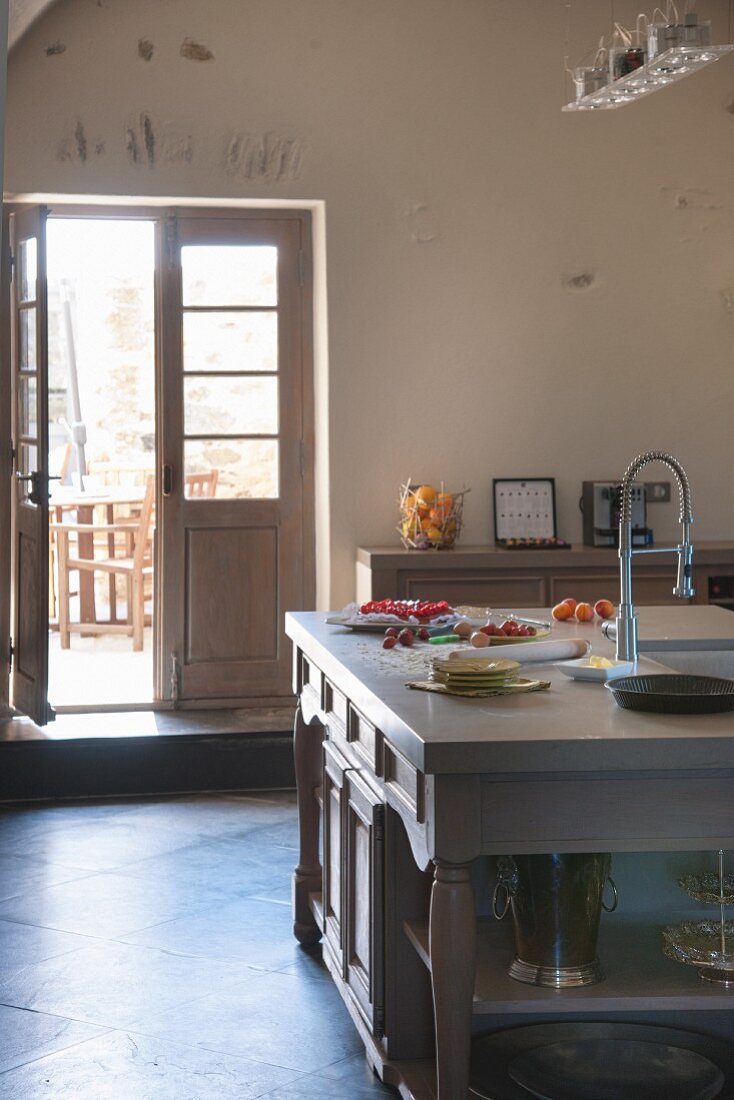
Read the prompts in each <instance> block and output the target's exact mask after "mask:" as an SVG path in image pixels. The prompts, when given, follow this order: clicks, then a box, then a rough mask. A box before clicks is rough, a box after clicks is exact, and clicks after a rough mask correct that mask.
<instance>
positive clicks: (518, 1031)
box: [470, 1020, 734, 1100]
mask: <svg viewBox="0 0 734 1100" xmlns="http://www.w3.org/2000/svg"><path fill="white" fill-rule="evenodd" d="M599 1039H602V1040H604V1039H617V1040H632V1041H638V1042H646V1043H664V1044H665V1045H666V1046H671V1047H679V1048H681V1049H682V1050H692V1051H695V1052H696V1053H697V1054H702V1055H703V1057H704V1058H708V1060H709V1061H710V1062H713V1064H714V1065H715V1066H717V1067H718V1068H719V1069H720V1070H721V1072H722V1073H723V1075H724V1086H723V1088H722V1090H721V1092H720V1093H719V1094H718V1096H717V1097H716V1100H734V1044H730V1043H725V1042H723V1040H721V1039H716V1038H712V1037H711V1036H710V1035H702V1034H700V1033H699V1032H696V1031H686V1030H684V1029H683V1028H677V1027H658V1026H657V1025H654V1024H631V1023H609V1022H602V1023H597V1022H586V1021H583V1020H580V1021H576V1022H564V1023H544V1024H531V1025H525V1026H521V1027H512V1028H506V1029H505V1030H503V1031H495V1032H493V1033H492V1034H491V1035H485V1036H483V1037H480V1038H477V1039H475V1040H474V1042H473V1043H472V1069H471V1088H470V1094H471V1096H473V1097H476V1098H477V1100H528V1095H530V1096H532V1093H530V1094H528V1090H527V1089H526V1088H523V1087H522V1086H521V1085H518V1084H516V1083H515V1081H513V1080H512V1078H511V1077H510V1074H509V1067H510V1065H511V1063H512V1062H513V1060H514V1059H515V1058H517V1057H518V1056H519V1055H521V1054H527V1053H529V1052H530V1051H531V1050H536V1049H537V1048H539V1047H546V1046H550V1045H551V1044H552V1043H576V1042H581V1041H584V1040H586V1041H588V1040H599ZM669 1095H670V1100H673V1097H674V1096H675V1094H674V1093H673V1092H672V1091H671V1093H670V1094H669ZM629 1100H632V1098H631V1097H630V1098H629Z"/></svg>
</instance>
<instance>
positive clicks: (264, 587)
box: [182, 525, 290, 698]
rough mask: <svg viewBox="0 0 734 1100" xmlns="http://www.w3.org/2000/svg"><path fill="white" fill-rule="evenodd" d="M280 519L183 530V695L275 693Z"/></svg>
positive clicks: (280, 644)
mask: <svg viewBox="0 0 734 1100" xmlns="http://www.w3.org/2000/svg"><path fill="white" fill-rule="evenodd" d="M279 541H280V540H279V532H278V527H277V526H275V525H273V526H256V527H255V526H253V527H230V526H226V527H214V526H211V527H194V528H190V529H189V530H187V532H186V540H185V581H184V584H185V592H184V603H185V613H184V623H185V633H184V638H185V645H184V660H183V691H182V695H183V696H184V697H185V698H192V697H193V698H200V697H213V696H219V697H225V698H226V697H228V696H231V695H233V694H237V695H242V694H243V691H244V690H246V691H247V692H248V693H251V694H252V695H278V694H279V693H280V690H281V688H282V683H283V666H284V665H285V666H286V667H288V666H289V665H290V660H289V656H288V654H287V653H284V652H283V649H284V648H285V647H286V646H287V642H286V641H285V639H284V638H283V637H282V632H281V631H280V629H279V626H280V623H281V620H282V617H283V616H282V608H281V606H280V604H281V592H280V591H279V584H278V570H279V564H280V545H279Z"/></svg>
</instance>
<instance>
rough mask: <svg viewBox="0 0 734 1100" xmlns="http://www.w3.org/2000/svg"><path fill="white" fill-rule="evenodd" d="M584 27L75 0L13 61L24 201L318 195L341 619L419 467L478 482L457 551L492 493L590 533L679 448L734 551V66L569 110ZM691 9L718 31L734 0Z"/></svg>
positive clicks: (329, 481) (470, 12) (13, 126)
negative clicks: (625, 102) (60, 196)
mask: <svg viewBox="0 0 734 1100" xmlns="http://www.w3.org/2000/svg"><path fill="white" fill-rule="evenodd" d="M570 7H571V18H570V19H569V18H568V11H569V6H568V5H567V4H566V3H565V0H520V2H518V0H371V2H370V3H361V2H359V0H207V3H206V4H202V3H201V2H200V0H124V2H123V0H59V3H57V4H56V5H55V6H54V7H53V8H52V9H51V10H50V11H49V12H48V13H46V14H44V15H43V16H42V17H41V18H40V19H39V20H38V21H37V22H36V23H35V24H34V25H33V26H32V27H31V29H30V30H29V31H28V33H27V34H26V35H25V36H24V38H23V39H22V40H21V41H20V43H19V44H18V45H17V46H16V47H15V49H14V50H13V52H12V54H11V57H10V67H9V97H8V118H7V146H6V151H7V171H6V188H7V189H8V190H9V191H10V192H13V193H25V192H53V193H73V194H80V193H88V194H114V195H121V194H122V195H125V194H129V195H153V196H155V195H176V196H191V197H207V198H216V197H223V198H229V199H247V200H273V199H275V200H291V201H294V202H295V201H313V202H318V201H321V202H323V203H324V209H325V224H326V235H325V241H326V280H327V282H326V289H327V290H328V321H329V324H328V409H327V408H326V393H327V389H326V385H325V383H324V385H323V387H322V391H321V395H320V397H321V405H322V412H323V414H324V416H328V441H329V453H328V469H327V470H326V475H325V476H324V477H323V478H322V480H321V485H322V498H323V499H322V504H323V505H324V507H325V508H326V509H328V518H329V526H328V527H327V525H326V524H325V523H324V524H323V525H322V529H323V531H325V532H327V533H326V536H325V540H326V547H324V545H323V543H322V551H324V550H325V549H326V548H327V547H328V550H329V551H330V554H326V555H325V556H327V557H328V558H329V561H330V566H331V579H330V583H326V584H322V586H321V595H320V602H321V603H322V604H323V605H326V604H330V605H331V606H341V605H342V604H343V603H345V602H346V601H347V600H348V599H349V598H351V596H352V595H353V587H354V564H353V563H354V550H355V547H356V546H357V545H359V544H376V543H382V542H395V541H396V539H397V535H396V533H395V531H394V525H395V522H396V496H397V487H398V484H399V483H400V482H401V481H402V480H404V479H405V478H406V477H408V476H412V477H413V479H414V480H420V481H433V482H436V481H440V480H441V479H443V480H444V481H445V483H446V486H447V487H449V488H452V487H453V488H459V487H461V486H463V485H470V486H471V487H472V491H471V493H470V494H469V495H468V497H467V500H466V515H465V519H466V526H465V529H464V532H463V534H462V541H464V542H465V543H467V544H468V543H480V542H486V541H489V540H490V539H491V532H492V512H491V505H490V493H491V481H492V478H493V477H512V476H554V477H555V478H556V484H557V493H558V526H559V534H561V535H562V536H564V537H565V538H567V539H568V540H570V541H580V539H581V517H580V513H579V511H578V498H579V495H580V491H581V481H582V480H583V479H592V478H600V479H606V478H608V477H619V476H621V474H622V472H623V471H624V468H625V467H626V465H627V464H628V462H629V461H630V459H631V458H633V457H634V456H635V455H636V454H637V453H638V452H639V451H641V450H646V449H650V448H661V449H667V450H670V451H672V452H673V453H674V454H675V455H676V456H677V457H679V458H680V459H681V461H682V462H683V463H684V465H685V466H686V467H687V468H688V472H689V475H690V478H691V483H692V487H693V493H694V506H695V518H696V525H695V535H696V536H697V537H698V538H708V539H712V538H732V537H734V481H733V480H732V478H731V476H730V472H729V461H730V449H731V447H730V439H731V427H730V419H731V408H732V397H733V396H734V372H733V371H732V348H733V343H734V256H733V252H734V249H733V245H734V193H733V192H732V179H734V171H733V170H734V142H733V141H732V138H733V136H734V58H729V59H728V60H725V61H722V62H720V63H718V64H717V65H714V66H712V67H711V68H710V69H708V70H705V71H703V72H701V73H699V74H697V75H696V76H694V77H691V78H690V79H688V80H685V81H682V82H681V83H680V84H678V85H677V86H675V87H672V88H670V89H666V90H665V91H663V92H660V93H658V94H656V95H653V96H650V97H649V98H647V99H645V100H643V101H642V102H639V103H637V104H635V105H634V106H630V107H626V108H623V109H621V110H618V111H612V112H604V113H601V114H594V115H569V114H565V115H564V114H562V113H561V111H560V107H561V104H562V103H563V102H564V101H565V100H566V99H568V98H570V90H569V88H568V85H567V83H566V78H565V76H564V72H563V58H564V54H568V55H569V56H570V57H571V59H572V60H574V61H575V60H578V59H579V58H580V56H581V54H583V53H584V52H585V51H586V50H587V49H588V48H589V47H591V46H593V44H594V42H595V41H596V40H597V39H598V37H599V35H600V34H601V33H602V32H604V31H606V30H607V23H608V17H609V5H608V3H607V2H606V0H588V2H586V3H583V4H581V3H575V4H572V5H571V6H570ZM698 7H699V11H700V14H701V16H702V17H703V16H709V17H711V18H712V19H713V22H714V40H715V41H725V40H726V39H727V36H728V35H729V33H730V28H729V16H730V5H729V3H728V0H710V2H708V3H705V2H704V0H701V3H700V4H699V6H698ZM636 10H637V9H636V7H635V6H633V5H632V4H628V3H624V2H622V0H619V2H618V3H617V4H616V12H615V14H616V16H617V18H619V19H622V20H623V21H628V22H630V21H632V19H633V18H634V14H636ZM323 300H324V299H323V298H322V301H323ZM325 361H326V356H325V353H324V355H323V356H322V362H325ZM326 427H327V422H326V421H322V422H321V430H322V436H323V438H324V439H326V438H327V433H326ZM650 476H651V477H653V476H661V477H662V476H667V475H665V474H664V472H663V471H662V470H660V471H654V470H653V469H652V468H651V470H650ZM324 494H326V495H324ZM675 517H676V511H675V508H674V506H673V505H671V506H667V505H655V506H654V508H651V509H650V514H649V519H650V522H651V525H652V526H653V528H654V530H655V535H656V538H658V539H662V538H663V537H665V536H666V535H668V536H669V535H671V534H672V533H674V531H675V527H676V523H675ZM322 556H324V555H323V554H322ZM324 576H326V574H324Z"/></svg>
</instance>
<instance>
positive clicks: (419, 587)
mask: <svg viewBox="0 0 734 1100" xmlns="http://www.w3.org/2000/svg"><path fill="white" fill-rule="evenodd" d="M399 588H400V595H401V596H402V595H405V596H407V597H408V598H409V599H411V600H448V602H449V603H450V604H452V605H453V606H457V605H459V606H460V605H461V604H470V605H475V606H478V607H506V608H511V607H545V605H546V603H547V596H546V582H545V577H542V576H539V575H538V574H537V573H532V574H525V575H520V576H517V575H513V574H512V573H505V574H502V573H497V574H494V575H491V576H489V575H487V573H475V574H472V573H469V572H466V573H458V572H451V573H448V572H446V573H441V572H436V573H435V574H433V575H431V574H430V573H429V574H425V573H415V574H413V576H411V575H410V574H407V575H406V576H405V579H404V581H403V583H402V584H401V585H400V586H399Z"/></svg>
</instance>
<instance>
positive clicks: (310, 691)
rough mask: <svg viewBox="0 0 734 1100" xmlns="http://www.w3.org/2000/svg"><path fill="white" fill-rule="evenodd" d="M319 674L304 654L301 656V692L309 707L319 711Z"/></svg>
mask: <svg viewBox="0 0 734 1100" xmlns="http://www.w3.org/2000/svg"><path fill="white" fill-rule="evenodd" d="M321 679H322V677H321V672H320V670H319V669H318V668H317V667H316V665H314V664H312V663H311V661H309V659H308V657H307V656H306V655H305V653H302V654H301V692H302V694H303V695H304V696H305V697H306V699H307V700H308V703H309V705H310V707H313V709H314V710H317V711H320V710H321Z"/></svg>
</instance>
